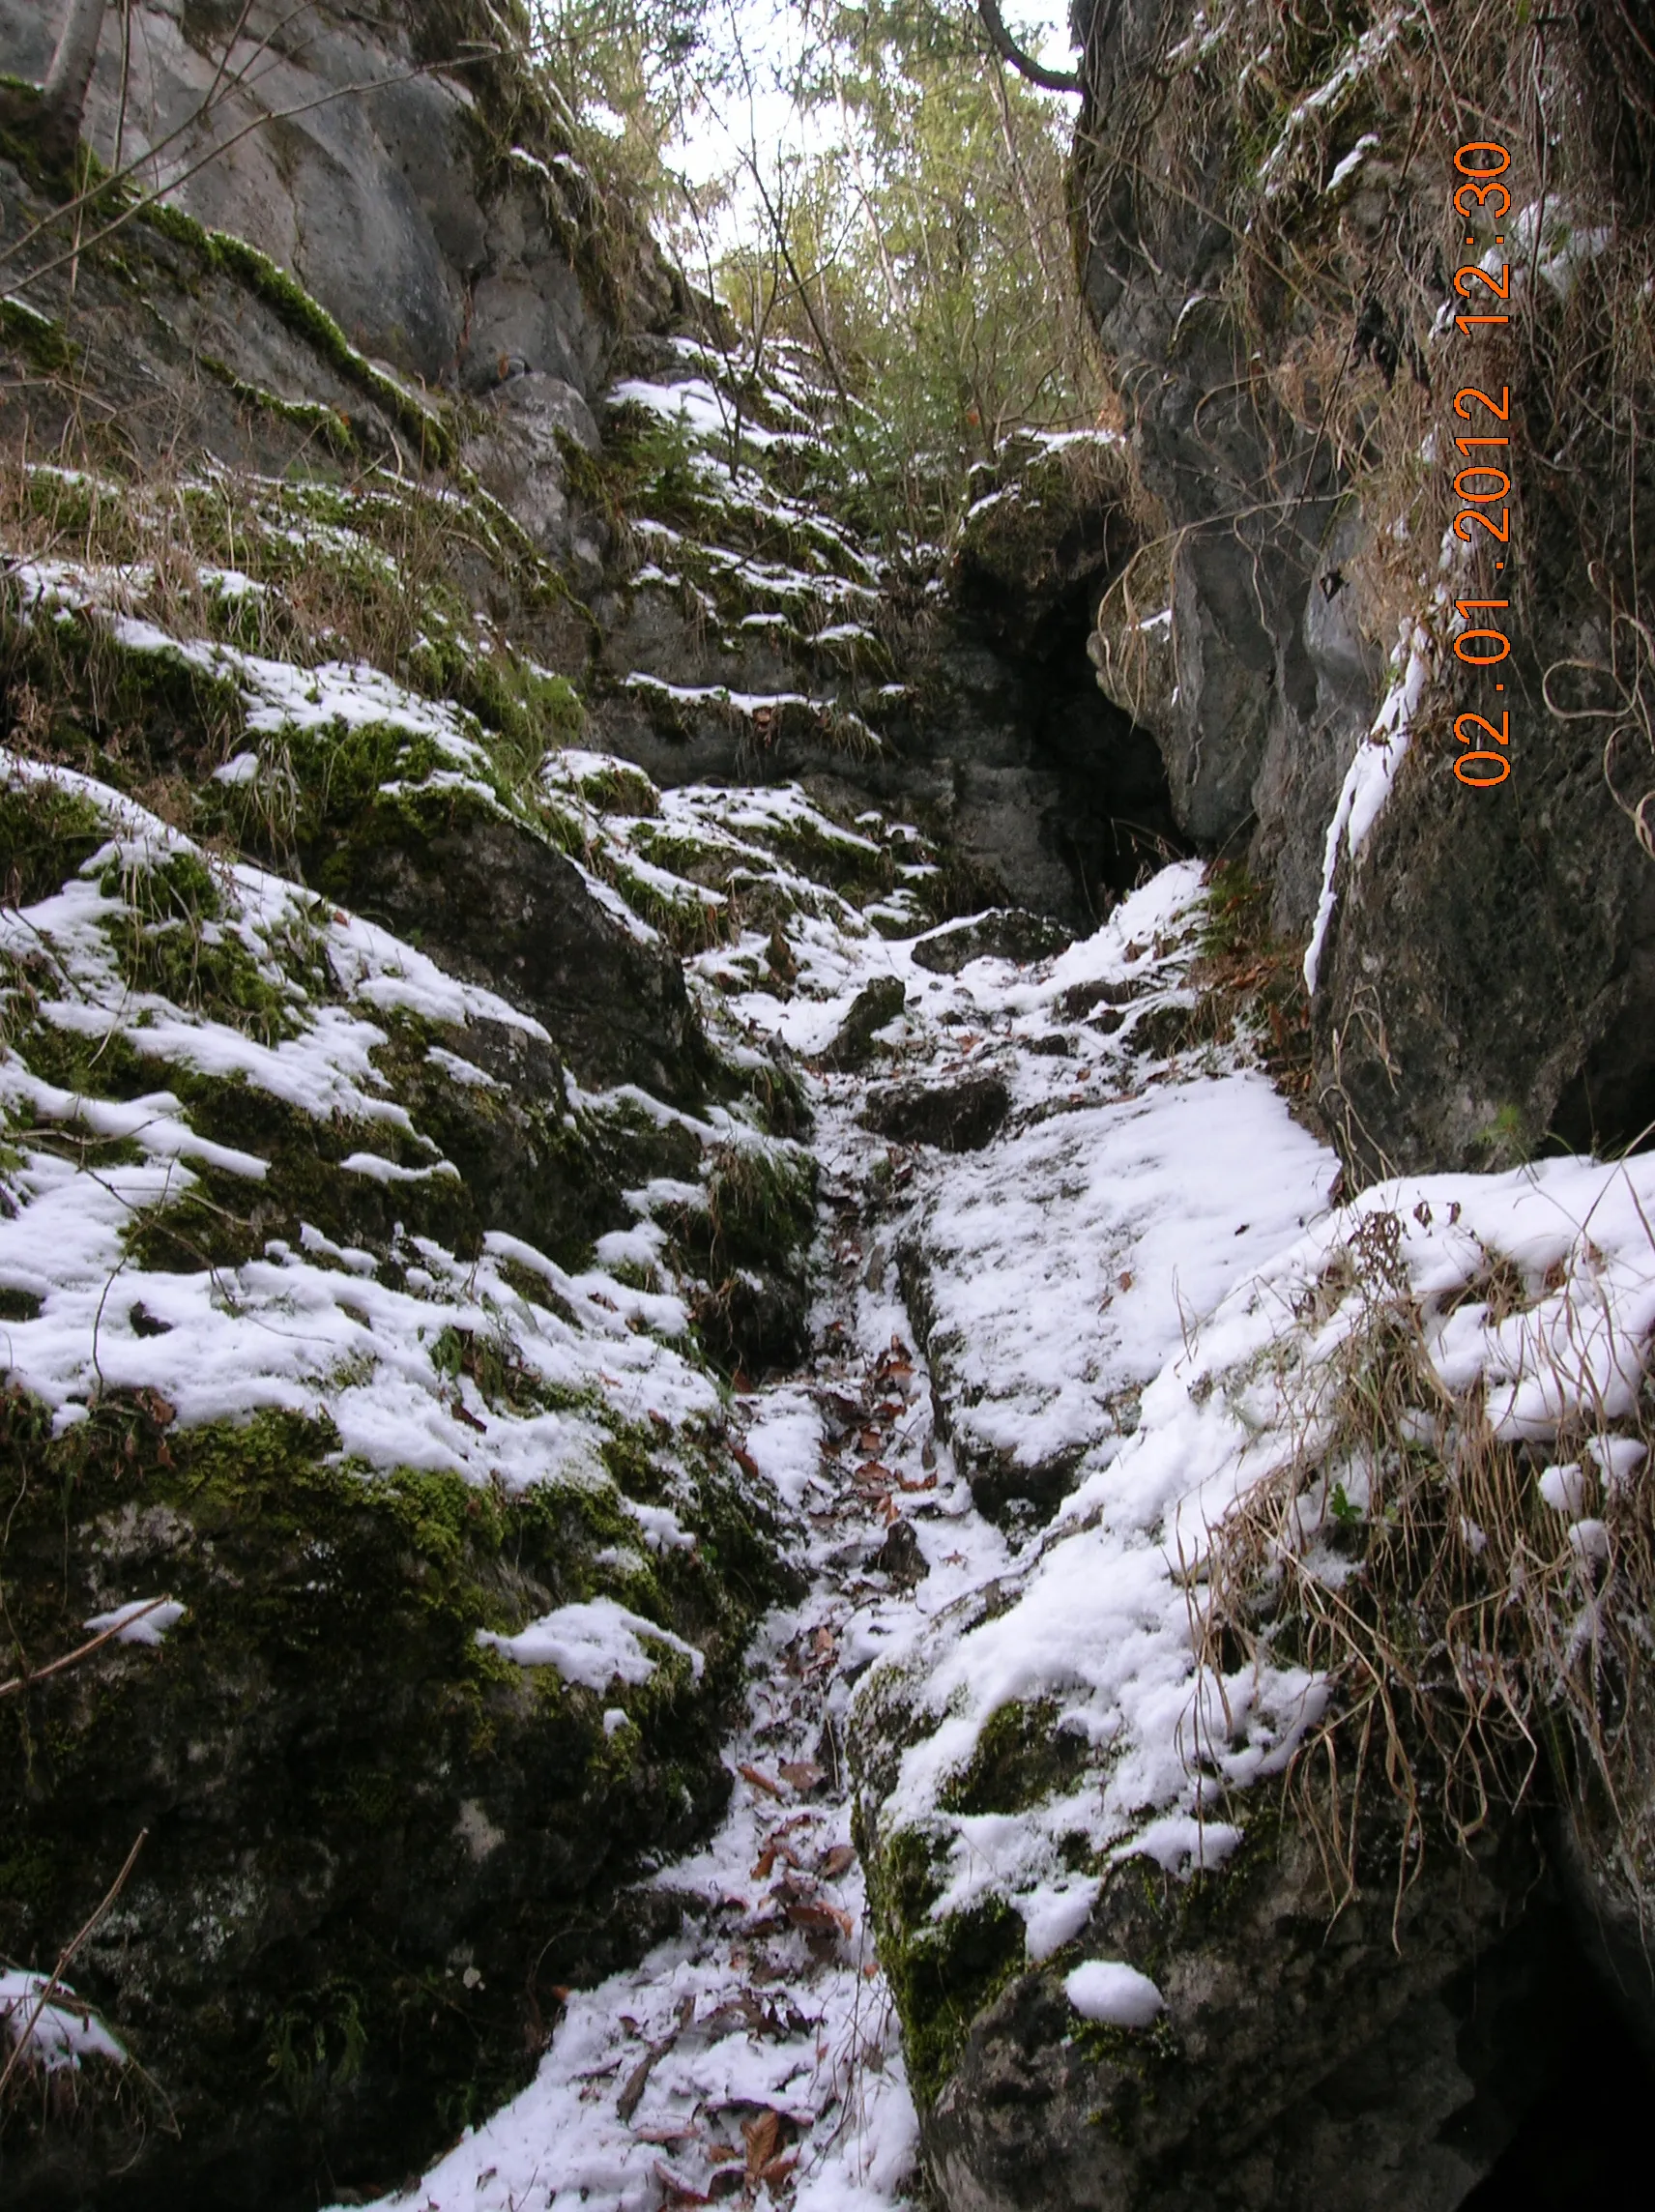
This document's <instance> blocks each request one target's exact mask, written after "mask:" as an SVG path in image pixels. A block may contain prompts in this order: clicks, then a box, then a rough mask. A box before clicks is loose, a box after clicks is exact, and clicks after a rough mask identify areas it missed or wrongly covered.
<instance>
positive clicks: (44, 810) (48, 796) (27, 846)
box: [0, 776, 109, 906]
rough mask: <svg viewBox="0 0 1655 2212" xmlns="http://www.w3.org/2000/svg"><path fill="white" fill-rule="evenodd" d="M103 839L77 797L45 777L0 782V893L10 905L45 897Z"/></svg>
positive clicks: (91, 812)
mask: <svg viewBox="0 0 1655 2212" xmlns="http://www.w3.org/2000/svg"><path fill="white" fill-rule="evenodd" d="M108 836H109V829H108V825H107V823H106V822H105V820H104V818H103V816H102V814H101V813H100V812H99V810H98V808H97V807H96V806H95V805H94V804H93V803H92V801H91V800H89V799H87V798H85V797H83V795H82V794H81V793H79V792H77V791H72V790H70V789H69V788H68V787H67V786H66V785H64V784H62V783H58V782H55V781H54V780H53V779H52V778H51V777H49V776H37V777H32V778H29V779H28V780H25V779H24V778H23V777H21V776H6V777H4V778H0V893H3V895H4V897H5V899H6V901H7V903H8V904H9V905H15V906H33V905H34V904H35V902H36V901H37V900H38V899H43V898H49V897H50V896H51V894H52V893H53V892H54V891H56V890H58V889H60V888H62V886H63V885H64V884H66V883H67V882H68V881H69V879H70V877H71V876H73V875H74V874H76V873H77V872H78V870H79V869H80V868H82V867H83V866H84V865H85V863H86V862H87V861H88V860H89V859H91V858H92V855H93V854H94V853H96V852H97V851H98V849H99V848H100V846H102V845H103V844H105V843H106V842H107V841H108Z"/></svg>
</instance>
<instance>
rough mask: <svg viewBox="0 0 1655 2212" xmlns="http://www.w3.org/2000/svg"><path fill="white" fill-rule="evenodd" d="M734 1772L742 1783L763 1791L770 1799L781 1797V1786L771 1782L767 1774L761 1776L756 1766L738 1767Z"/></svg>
mask: <svg viewBox="0 0 1655 2212" xmlns="http://www.w3.org/2000/svg"><path fill="white" fill-rule="evenodd" d="M736 1772H737V1773H738V1774H739V1775H740V1777H741V1780H742V1781H743V1782H750V1783H751V1784H752V1786H753V1788H754V1789H755V1790H764V1791H765V1792H766V1794H767V1795H769V1796H770V1797H779V1796H780V1795H781V1784H780V1783H779V1782H772V1781H771V1780H770V1778H769V1775H768V1774H761V1773H760V1772H759V1770H758V1768H757V1767H756V1766H738V1767H737V1769H736Z"/></svg>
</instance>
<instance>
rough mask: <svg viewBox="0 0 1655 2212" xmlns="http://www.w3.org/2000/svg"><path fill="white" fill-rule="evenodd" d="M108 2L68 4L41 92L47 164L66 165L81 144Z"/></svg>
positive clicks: (85, 0)
mask: <svg viewBox="0 0 1655 2212" xmlns="http://www.w3.org/2000/svg"><path fill="white" fill-rule="evenodd" d="M106 6H107V0H68V13H67V14H66V15H65V16H64V20H63V29H62V31H61V32H60V33H59V34H58V42H57V51H56V53H54V54H53V56H52V59H51V67H50V69H48V70H47V72H46V80H45V83H44V85H43V86H42V88H41V105H40V123H39V127H38V128H39V137H40V143H41V151H42V153H43V154H44V156H45V157H46V159H47V160H49V161H53V162H60V163H67V162H68V161H70V160H72V159H73V154H74V150H75V148H76V146H78V145H79V143H80V125H81V120H82V118H83V117H84V115H85V113H86V92H87V87H88V86H89V85H90V84H91V82H92V70H93V65H94V63H95V62H96V61H97V59H98V40H99V36H100V34H101V33H102V29H103V14H104V9H105V7H106Z"/></svg>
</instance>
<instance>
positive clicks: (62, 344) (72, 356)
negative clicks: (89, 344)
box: [0, 299, 79, 376]
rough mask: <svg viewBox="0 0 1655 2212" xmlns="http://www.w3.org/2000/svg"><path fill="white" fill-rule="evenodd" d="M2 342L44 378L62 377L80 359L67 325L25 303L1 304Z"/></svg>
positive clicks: (6, 301)
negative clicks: (12, 348)
mask: <svg viewBox="0 0 1655 2212" xmlns="http://www.w3.org/2000/svg"><path fill="white" fill-rule="evenodd" d="M0 340H4V342H5V343H6V344H7V345H10V346H13V347H15V349H16V351H17V352H18V353H20V354H21V355H22V357H23V359H24V360H25V361H26V362H27V363H28V364H29V366H30V367H31V368H33V369H35V370H37V371H38V372H39V374H41V375H42V376H57V375H61V374H62V373H63V371H65V370H66V369H71V368H73V366H74V364H75V362H76V361H77V360H78V359H79V348H78V347H77V346H76V345H75V344H74V343H73V340H72V339H71V337H70V335H69V334H68V332H67V331H66V330H65V329H64V327H63V325H62V324H61V323H60V322H55V321H54V320H53V319H52V317H51V316H49V315H43V314H42V313H41V312H40V311H39V309H38V308H35V307H31V306H29V305H28V303H27V301H25V300H18V299H10V300H0Z"/></svg>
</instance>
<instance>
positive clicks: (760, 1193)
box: [707, 1145, 816, 1267]
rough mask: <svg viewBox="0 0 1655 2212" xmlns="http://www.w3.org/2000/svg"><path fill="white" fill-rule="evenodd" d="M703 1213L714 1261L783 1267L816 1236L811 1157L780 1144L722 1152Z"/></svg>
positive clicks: (714, 1163) (716, 1155)
mask: <svg viewBox="0 0 1655 2212" xmlns="http://www.w3.org/2000/svg"><path fill="white" fill-rule="evenodd" d="M707 1209H708V1218H709V1221H710V1223H711V1231H712V1246H713V1252H714V1254H715V1256H716V1257H717V1258H718V1259H719V1260H721V1261H722V1262H724V1263H725V1264H727V1265H732V1266H772V1267H773V1266H778V1265H786V1264H787V1263H788V1262H789V1261H790V1260H792V1259H793V1258H795V1257H796V1256H797V1255H798V1254H801V1253H803V1252H805V1251H807V1250H808V1249H809V1246H810V1242H811V1239H812V1238H813V1237H814V1236H815V1234H816V1160H815V1157H814V1155H813V1154H811V1153H809V1152H805V1151H802V1150H797V1149H795V1148H793V1147H784V1146H781V1145H741V1146H724V1147H721V1148H720V1149H719V1150H717V1151H716V1152H714V1154H713V1156H712V1160H711V1166H710V1169H709V1173H708V1177H707Z"/></svg>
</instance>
